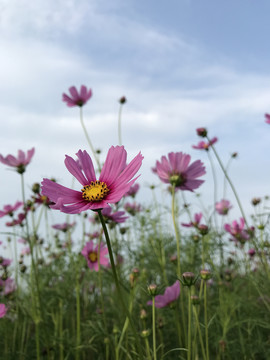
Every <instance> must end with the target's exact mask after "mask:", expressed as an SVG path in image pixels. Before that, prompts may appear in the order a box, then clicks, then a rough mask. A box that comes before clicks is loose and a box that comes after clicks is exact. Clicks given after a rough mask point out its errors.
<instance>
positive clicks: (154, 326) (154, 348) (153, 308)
mask: <svg viewBox="0 0 270 360" xmlns="http://www.w3.org/2000/svg"><path fill="white" fill-rule="evenodd" d="M152 332H153V354H154V360H157V345H156V308H155V297H154V296H152Z"/></svg>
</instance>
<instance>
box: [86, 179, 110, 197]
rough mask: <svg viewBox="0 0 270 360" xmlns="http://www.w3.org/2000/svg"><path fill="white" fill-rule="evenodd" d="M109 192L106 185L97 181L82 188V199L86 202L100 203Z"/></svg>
mask: <svg viewBox="0 0 270 360" xmlns="http://www.w3.org/2000/svg"><path fill="white" fill-rule="evenodd" d="M109 191H110V190H109V189H108V187H107V185H106V184H105V183H104V182H102V181H99V180H96V181H91V184H90V185H85V186H84V187H83V188H82V197H83V199H84V200H88V201H94V202H96V201H100V200H102V199H104V197H105V196H106V195H107V194H108V192H109Z"/></svg>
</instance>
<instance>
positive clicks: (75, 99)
mask: <svg viewBox="0 0 270 360" xmlns="http://www.w3.org/2000/svg"><path fill="white" fill-rule="evenodd" d="M68 90H69V92H70V95H71V96H68V95H67V94H63V98H62V100H63V101H65V102H66V103H67V106H69V107H73V106H80V107H81V106H83V105H84V104H86V103H87V101H88V100H89V99H90V97H91V96H92V90H91V89H89V90H87V88H86V86H85V85H82V86H81V91H80V93H79V92H78V90H77V89H76V87H75V86H71V87H70V88H69V89H68Z"/></svg>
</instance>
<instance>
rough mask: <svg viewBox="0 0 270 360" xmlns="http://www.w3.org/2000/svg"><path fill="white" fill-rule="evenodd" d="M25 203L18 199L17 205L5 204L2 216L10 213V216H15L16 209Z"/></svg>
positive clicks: (0, 213)
mask: <svg viewBox="0 0 270 360" xmlns="http://www.w3.org/2000/svg"><path fill="white" fill-rule="evenodd" d="M22 205H23V202H21V201H17V202H16V204H15V205H13V206H12V205H5V206H4V208H3V210H2V211H0V218H1V217H3V216H5V215H9V216H13V212H14V211H15V210H18V209H19V208H20V207H21V206H22Z"/></svg>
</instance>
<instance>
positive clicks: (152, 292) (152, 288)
mask: <svg viewBox="0 0 270 360" xmlns="http://www.w3.org/2000/svg"><path fill="white" fill-rule="evenodd" d="M147 290H148V293H149V295H151V296H156V294H157V285H156V284H150V285H148V288H147Z"/></svg>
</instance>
